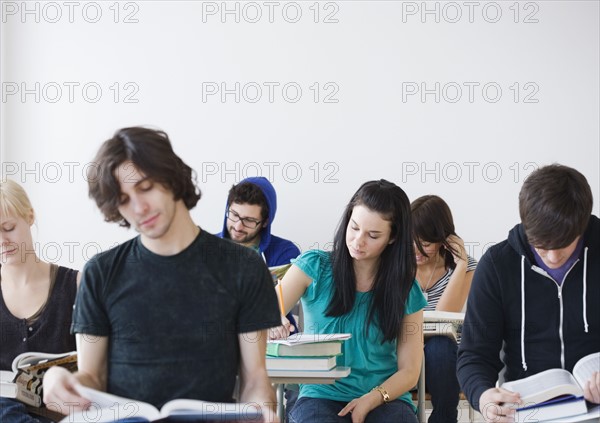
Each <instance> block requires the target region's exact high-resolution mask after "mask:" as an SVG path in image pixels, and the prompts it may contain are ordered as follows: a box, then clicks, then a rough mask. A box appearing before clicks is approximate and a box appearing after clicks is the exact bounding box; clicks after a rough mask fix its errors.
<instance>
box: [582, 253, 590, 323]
mask: <svg viewBox="0 0 600 423" xmlns="http://www.w3.org/2000/svg"><path fill="white" fill-rule="evenodd" d="M587 253H588V247H585V249H584V250H583V330H584V331H585V333H588V327H589V325H588V321H587V302H586V296H587Z"/></svg>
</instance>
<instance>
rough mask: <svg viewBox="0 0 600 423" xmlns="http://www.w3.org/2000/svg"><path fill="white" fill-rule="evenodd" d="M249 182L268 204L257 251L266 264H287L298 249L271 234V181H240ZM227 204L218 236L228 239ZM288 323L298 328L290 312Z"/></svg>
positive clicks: (259, 178)
mask: <svg viewBox="0 0 600 423" xmlns="http://www.w3.org/2000/svg"><path fill="white" fill-rule="evenodd" d="M244 182H249V183H251V184H254V185H257V186H258V187H259V188H260V189H261V191H262V192H263V194H264V195H265V198H266V200H267V204H268V205H269V224H268V225H267V226H265V227H264V228H263V230H262V231H261V232H260V243H259V244H258V252H259V253H260V254H261V255H262V256H263V258H264V260H265V263H266V264H267V266H269V267H272V266H280V265H283V264H288V263H289V262H290V260H291V259H294V258H296V257H298V256H299V255H300V250H299V249H298V247H296V245H295V244H294V243H293V242H292V241H290V240H287V239H284V238H280V237H278V236H275V235H273V234H271V225H272V224H273V220H275V212H276V211H277V194H276V193H275V188H273V185H271V182H269V180H268V179H267V178H265V177H263V176H257V177H251V178H246V179H244V180H242V181H240V184H241V183H244ZM228 208H229V205H228V204H227V202H225V217H224V218H223V229H222V230H221V232H220V233H219V234H217V236H218V237H220V238H226V239H229V232H228V231H227V209H228ZM286 317H287V319H288V320H289V321H290V323H291V324H292V325H293V326H294V328H296V329H295V330H294V331H292V333H295V332H296V331H297V330H298V329H297V328H298V325H297V323H296V320H295V319H294V316H293V315H292V313H288V315H287V316H286Z"/></svg>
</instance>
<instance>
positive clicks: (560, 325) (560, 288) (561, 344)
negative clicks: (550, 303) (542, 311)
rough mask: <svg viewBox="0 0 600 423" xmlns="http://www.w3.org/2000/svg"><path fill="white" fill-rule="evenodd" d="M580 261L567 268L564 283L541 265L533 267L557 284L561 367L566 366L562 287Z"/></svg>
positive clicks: (535, 270)
mask: <svg viewBox="0 0 600 423" xmlns="http://www.w3.org/2000/svg"><path fill="white" fill-rule="evenodd" d="M577 263H579V259H577V260H575V262H574V263H573V264H572V265H571V267H569V270H567V272H566V273H565V276H563V280H562V283H561V284H560V285H559V284H558V282H556V281H555V280H554V278H553V277H552V276H550V275H549V274H548V272H546V271H545V270H544V269H542V268H541V267H538V266H536V265H532V266H531V269H532V270H533V271H534V272H536V273H539V274H540V275H542V276H545V277H547V278H548V279H550V280H551V281H552V282H554V284H555V285H556V288H557V289H558V303H559V305H560V324H559V327H558V337H559V338H560V366H561V368H563V369H564V368H565V340H564V338H563V313H564V307H563V298H562V289H563V286H565V281H566V280H567V276H569V273H571V270H573V268H574V267H575V265H576V264H577Z"/></svg>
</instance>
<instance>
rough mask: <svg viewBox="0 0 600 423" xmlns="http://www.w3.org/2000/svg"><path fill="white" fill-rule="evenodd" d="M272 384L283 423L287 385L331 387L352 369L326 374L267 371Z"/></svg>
mask: <svg viewBox="0 0 600 423" xmlns="http://www.w3.org/2000/svg"><path fill="white" fill-rule="evenodd" d="M267 373H268V375H269V379H271V383H273V384H275V385H276V386H277V415H278V416H279V421H281V422H283V418H284V407H283V388H284V387H285V384H286V383H316V384H320V385H331V384H332V383H335V381H336V380H338V379H341V378H344V377H346V376H348V375H349V374H350V367H339V366H338V367H336V368H335V369H332V370H328V371H326V372H321V371H306V370H267Z"/></svg>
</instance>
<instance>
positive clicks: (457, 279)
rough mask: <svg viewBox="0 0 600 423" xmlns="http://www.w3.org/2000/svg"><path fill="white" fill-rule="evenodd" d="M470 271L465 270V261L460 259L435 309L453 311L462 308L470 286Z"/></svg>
mask: <svg viewBox="0 0 600 423" xmlns="http://www.w3.org/2000/svg"><path fill="white" fill-rule="evenodd" d="M471 279H472V272H471V274H469V272H467V262H466V261H465V260H460V261H459V262H458V263H457V264H456V268H455V269H454V271H453V272H452V275H451V276H450V280H449V281H448V285H447V286H446V289H445V290H444V293H443V294H442V297H441V298H440V300H439V301H438V303H437V306H436V310H438V311H453V312H459V311H461V310H462V308H463V306H464V304H465V301H466V300H467V296H468V295H469V289H470V288H471Z"/></svg>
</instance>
